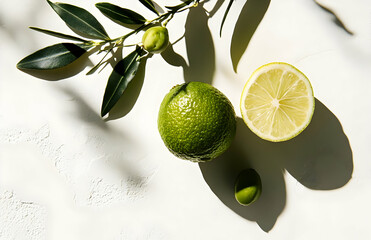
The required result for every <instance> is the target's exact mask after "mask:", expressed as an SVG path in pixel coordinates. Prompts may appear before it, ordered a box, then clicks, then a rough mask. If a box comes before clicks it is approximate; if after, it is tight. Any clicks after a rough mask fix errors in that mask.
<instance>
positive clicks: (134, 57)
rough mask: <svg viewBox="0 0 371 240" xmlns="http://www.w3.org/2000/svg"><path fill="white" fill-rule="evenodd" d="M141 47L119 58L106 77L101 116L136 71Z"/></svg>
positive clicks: (109, 107)
mask: <svg viewBox="0 0 371 240" xmlns="http://www.w3.org/2000/svg"><path fill="white" fill-rule="evenodd" d="M142 51H143V50H142V49H141V48H137V49H136V50H134V51H133V52H132V53H130V54H129V55H128V56H126V57H125V58H124V59H122V60H120V61H119V62H118V63H117V64H116V66H115V68H114V69H113V72H112V73H111V76H110V77H109V79H108V82H107V86H106V91H105V93H104V97H103V103H102V109H101V116H102V117H103V116H105V115H106V114H107V113H108V112H109V111H110V110H111V109H112V107H113V106H114V105H115V104H116V103H117V101H118V100H119V99H120V97H121V96H122V94H123V93H124V91H125V89H126V87H127V86H128V84H129V83H130V81H131V80H132V79H133V78H134V76H135V74H136V73H137V70H138V67H139V64H140V56H141V54H142Z"/></svg>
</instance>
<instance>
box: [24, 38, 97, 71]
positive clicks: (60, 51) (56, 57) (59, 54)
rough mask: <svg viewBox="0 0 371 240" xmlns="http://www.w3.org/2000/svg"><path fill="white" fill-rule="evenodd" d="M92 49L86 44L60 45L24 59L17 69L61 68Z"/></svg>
mask: <svg viewBox="0 0 371 240" xmlns="http://www.w3.org/2000/svg"><path fill="white" fill-rule="evenodd" d="M91 47H92V46H91V45H86V44H73V43H58V44H55V45H52V46H49V47H46V48H43V49H40V50H38V51H36V52H34V53H32V54H30V55H28V56H27V57H25V58H23V59H22V60H21V61H20V62H19V63H18V64H17V68H18V69H22V70H27V69H38V70H47V69H56V68H61V67H64V66H66V65H68V64H70V63H72V62H73V61H75V60H76V59H78V58H79V57H81V56H82V55H83V54H84V53H86V51H87V50H88V49H90V48H91Z"/></svg>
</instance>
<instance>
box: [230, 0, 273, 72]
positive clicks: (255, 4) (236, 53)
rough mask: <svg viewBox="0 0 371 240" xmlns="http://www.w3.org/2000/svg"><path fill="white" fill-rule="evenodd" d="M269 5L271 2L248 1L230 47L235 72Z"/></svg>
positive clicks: (236, 25)
mask: <svg viewBox="0 0 371 240" xmlns="http://www.w3.org/2000/svg"><path fill="white" fill-rule="evenodd" d="M269 4H270V0H247V1H246V3H245V5H244V6H243V8H242V10H241V13H240V15H239V17H238V20H237V22H236V24H235V28H234V31H233V36H232V41H231V47H230V54H231V60H232V65H233V69H234V71H235V72H237V66H238V63H239V62H240V60H241V57H242V55H243V54H244V52H245V51H246V49H247V47H248V45H249V43H250V40H251V38H252V36H253V35H254V33H255V31H256V29H257V28H258V26H259V24H260V22H261V20H262V19H263V17H264V15H265V13H266V11H267V9H268V6H269Z"/></svg>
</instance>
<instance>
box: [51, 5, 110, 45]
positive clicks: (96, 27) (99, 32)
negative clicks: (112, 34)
mask: <svg viewBox="0 0 371 240" xmlns="http://www.w3.org/2000/svg"><path fill="white" fill-rule="evenodd" d="M47 1H48V3H49V5H50V6H51V7H52V8H53V9H54V11H55V12H56V13H57V14H58V15H59V17H61V18H62V20H63V21H64V22H65V23H66V24H67V25H68V26H69V27H70V28H71V29H72V30H74V31H76V32H78V33H81V34H83V35H85V36H86V37H89V38H92V39H101V40H109V39H110V38H109V36H108V34H107V33H106V30H105V29H104V28H103V26H102V25H101V24H100V23H99V22H98V20H97V19H96V18H95V17H94V16H93V15H92V14H91V13H89V12H88V11H86V10H85V9H83V8H80V7H76V6H74V5H70V4H66V3H52V2H50V1H49V0H47Z"/></svg>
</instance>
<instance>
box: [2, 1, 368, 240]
mask: <svg viewBox="0 0 371 240" xmlns="http://www.w3.org/2000/svg"><path fill="white" fill-rule="evenodd" d="M66 2H68V3H71V4H75V5H78V6H80V7H84V8H86V9H88V10H89V11H90V12H92V13H93V14H94V15H95V16H97V18H98V19H99V21H100V22H101V23H103V25H104V26H105V28H106V30H107V32H108V33H109V34H110V35H111V37H117V36H120V35H122V34H124V33H125V31H126V30H125V29H123V28H122V27H120V26H118V25H116V24H114V23H113V22H111V21H109V20H107V19H106V18H105V17H104V16H103V15H101V14H100V13H99V11H98V10H97V9H95V8H94V4H93V3H94V2H97V1H93V2H92V1H77V0H68V1H66ZM110 2H111V3H116V4H118V5H121V6H124V7H127V8H133V9H137V10H138V11H139V12H141V13H142V14H144V15H146V16H149V17H148V18H151V16H152V17H153V15H151V12H149V11H148V10H147V9H145V8H144V7H143V6H142V5H140V3H139V1H133V0H131V1H118V0H112V1H110ZM156 2H158V3H159V4H160V5H162V4H163V3H165V2H166V3H167V5H172V4H176V3H178V1H176V0H172V1H165V0H162V1H160V0H158V1H156ZM215 2H218V4H219V5H220V4H221V3H222V4H221V5H220V9H219V10H218V11H216V12H215V11H212V9H213V7H214V5H215ZM227 2H229V1H225V2H224V3H223V1H209V2H208V3H206V4H205V5H204V6H203V7H204V8H205V9H206V10H208V11H209V12H211V14H212V13H215V14H214V15H213V17H212V18H210V19H208V18H207V15H206V13H205V11H203V10H202V9H201V8H197V9H194V10H193V11H192V12H191V14H190V18H189V19H188V20H187V18H186V17H187V12H185V13H182V14H179V15H176V16H175V18H174V19H173V21H171V22H170V23H169V25H168V27H169V29H170V35H171V37H170V38H171V41H172V42H174V41H176V40H177V39H179V38H180V37H181V36H182V35H183V33H184V26H185V28H186V29H187V33H186V36H185V39H184V38H182V39H181V40H180V41H179V42H177V43H176V44H175V45H174V46H173V50H174V52H172V51H170V50H171V49H169V51H167V52H166V53H165V54H163V56H161V55H156V56H153V57H152V58H150V59H148V61H147V64H146V66H145V71H143V70H142V71H140V73H139V75H138V76H139V77H138V78H137V79H136V80H135V81H133V82H132V83H131V84H130V85H129V88H128V89H127V92H125V94H124V97H123V98H122V100H121V101H120V104H119V106H118V107H116V108H115V109H113V111H112V112H111V114H110V116H109V118H108V119H105V120H102V119H101V118H100V116H99V110H100V104H101V99H102V96H103V93H104V89H105V84H106V81H107V79H108V76H109V74H110V72H111V67H110V66H108V67H106V68H105V69H104V70H103V71H102V72H101V73H99V74H94V75H91V76H85V73H86V72H87V71H88V69H89V68H90V67H87V68H85V69H76V68H68V70H67V71H66V70H64V71H62V72H52V73H43V74H40V75H37V76H35V74H34V75H30V74H26V73H24V72H21V71H19V70H17V69H16V67H15V65H16V63H17V62H18V61H19V60H20V59H22V58H23V57H25V56H26V55H28V54H30V53H32V52H34V51H36V50H38V49H40V48H42V47H45V46H47V45H51V44H54V43H57V42H60V41H61V40H59V39H55V38H53V37H50V36H46V35H43V34H41V33H37V32H34V31H32V30H29V29H27V27H28V26H37V27H41V28H47V29H52V30H56V31H63V32H66V33H69V34H71V33H72V32H71V30H69V29H68V27H66V26H65V24H64V23H63V21H62V20H60V19H59V17H58V16H57V15H56V14H55V13H54V11H53V10H52V9H51V8H50V7H49V6H48V4H47V3H46V1H38V0H12V1H1V2H0V39H1V44H0V110H1V111H0V239H1V240H13V239H16V240H19V239H21V240H23V239H27V240H28V239H29V240H36V239H37V240H42V239H51V240H57V239H63V240H64V239H69V240H74V239H89V240H95V239H107V240H110V239H113V240H133V239H135V240H137V239H140V240H141V239H151V240H165V239H370V238H371V234H370V230H369V219H370V217H369V216H370V214H371V207H370V201H371V190H370V187H369V183H370V182H371V162H370V156H371V148H370V147H371V145H370V140H369V136H370V135H371V130H370V122H371V114H370V112H371V111H370V110H371V101H370V95H371V79H370V73H369V70H370V69H371V68H370V67H371V2H370V1H369V0H354V1H350V0H348V1H346V0H338V1H335V0H332V1H331V0H326V1H325V0H322V1H321V3H322V5H323V6H325V7H328V8H329V9H332V10H333V11H334V12H335V13H336V14H337V16H338V17H339V19H340V20H341V21H342V22H343V23H344V25H345V27H346V29H344V28H342V27H339V26H338V25H337V24H336V23H335V22H334V16H333V15H332V14H331V13H329V12H327V11H325V10H324V9H322V8H321V7H320V6H319V5H317V4H316V3H315V2H314V1H312V0H271V1H269V0H251V1H248V4H246V5H245V6H244V3H245V1H243V0H241V1H235V3H234V5H233V6H232V9H231V12H230V14H229V16H228V18H227V20H226V23H225V26H224V30H223V35H222V37H219V26H220V23H221V19H222V16H223V14H224V11H225V9H226V7H227ZM268 4H269V6H268ZM241 10H242V13H241V16H240V18H238V16H239V15H240V12H241ZM264 13H265V15H264ZM263 15H264V18H263V19H262V20H261V18H262V17H263ZM238 19H239V20H238ZM260 20H261V22H260V24H259V21H260ZM236 22H237V25H236ZM235 25H236V28H234V26H235ZM256 27H257V29H256V31H255V32H254V31H253V30H254V29H255V28H256ZM234 29H236V30H234ZM346 30H349V31H351V32H352V33H353V34H350V33H348V32H347V31H346ZM252 33H254V34H253V35H252V38H251V40H250V41H249V39H250V37H249V34H250V35H251V34H252ZM232 36H234V37H232ZM231 43H232V44H231ZM231 45H232V48H231ZM246 46H247V49H246V51H245V48H246ZM231 49H232V50H231ZM175 52H176V53H175ZM231 52H232V56H233V58H234V59H235V60H236V59H239V56H241V60H240V62H239V64H238V66H237V67H236V64H235V67H236V70H237V72H235V71H234V70H233V64H232V61H231ZM236 56H237V57H236ZM164 59H165V60H166V61H165V60H164ZM98 60H99V58H96V57H95V56H92V57H91V58H90V60H88V59H85V61H87V64H88V65H90V66H92V65H93V64H94V63H96V62H97V61H98ZM272 61H284V62H289V63H291V64H294V65H295V66H296V67H298V68H299V69H300V70H301V71H303V72H304V73H305V74H306V75H307V76H308V78H309V79H310V80H311V83H312V85H313V88H314V93H315V96H316V98H317V101H316V110H315V115H314V118H313V120H312V123H311V124H310V126H309V127H308V129H307V130H306V131H304V132H303V133H302V134H301V135H299V136H298V137H297V138H295V139H293V140H291V141H289V142H287V143H279V144H273V143H268V142H265V141H263V140H260V139H258V138H256V137H255V136H254V135H253V134H252V133H251V132H249V130H248V129H247V127H245V126H244V125H243V123H242V121H241V119H238V128H237V136H236V139H235V142H234V144H233V146H232V147H231V149H230V150H229V151H228V152H227V153H225V154H224V155H223V156H222V157H220V158H218V159H216V160H214V161H213V162H211V163H207V164H195V163H191V162H187V161H182V160H179V159H177V158H176V157H174V156H172V155H171V154H170V153H169V152H168V151H167V149H166V148H165V147H164V145H163V143H162V141H161V139H160V136H159V134H158V132H157V111H158V108H159V104H160V102H161V100H162V98H163V96H164V95H165V94H166V93H167V92H168V91H169V89H170V88H171V87H172V86H173V85H175V84H177V83H182V82H184V81H205V82H209V83H211V84H212V85H214V86H215V87H217V88H218V89H219V90H221V91H222V92H224V93H225V94H226V95H227V96H228V97H229V99H230V100H231V102H232V103H233V105H234V107H235V109H236V113H237V115H238V116H240V113H239V97H240V93H241V91H242V87H243V85H244V83H245V81H246V80H247V78H248V77H249V75H250V74H251V73H252V71H253V70H255V69H256V68H257V67H259V66H260V65H263V64H265V63H268V62H272ZM168 63H170V64H168ZM77 70H82V72H81V73H79V74H76V75H74V73H77V72H78V71H77ZM246 167H253V168H255V169H256V170H257V171H258V172H259V173H260V175H261V177H262V182H263V194H262V196H261V198H260V199H259V201H258V202H256V203H254V204H253V205H251V206H249V207H241V206H239V205H238V204H237V203H236V202H235V201H234V199H233V181H234V178H235V177H236V174H238V172H239V171H240V170H242V169H244V168H246Z"/></svg>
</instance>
